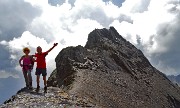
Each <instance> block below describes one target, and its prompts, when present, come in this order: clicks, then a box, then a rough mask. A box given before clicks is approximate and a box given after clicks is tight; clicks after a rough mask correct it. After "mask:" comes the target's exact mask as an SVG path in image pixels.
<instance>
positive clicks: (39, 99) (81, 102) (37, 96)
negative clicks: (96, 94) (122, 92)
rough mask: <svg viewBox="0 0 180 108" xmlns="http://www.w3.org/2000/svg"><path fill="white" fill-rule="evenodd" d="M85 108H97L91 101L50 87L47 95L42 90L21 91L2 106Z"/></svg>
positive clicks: (18, 107)
mask: <svg viewBox="0 0 180 108" xmlns="http://www.w3.org/2000/svg"><path fill="white" fill-rule="evenodd" d="M82 107H83V108H84V107H87V108H88V107H91V108H93V107H95V105H93V104H92V103H91V102H90V100H88V99H86V98H79V97H77V96H75V95H69V94H68V93H66V92H64V91H62V89H61V88H56V87H48V91H47V93H44V92H43V89H41V90H40V91H39V92H38V93H36V92H35V89H33V90H27V89H24V88H23V89H21V90H20V91H18V92H17V94H16V95H14V96H12V98H11V99H9V100H7V101H6V102H4V104H2V105H0V108H82Z"/></svg>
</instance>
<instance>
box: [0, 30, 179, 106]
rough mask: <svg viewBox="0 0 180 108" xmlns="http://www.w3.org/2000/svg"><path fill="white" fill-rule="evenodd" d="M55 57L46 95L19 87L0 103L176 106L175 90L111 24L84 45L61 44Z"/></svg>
mask: <svg viewBox="0 0 180 108" xmlns="http://www.w3.org/2000/svg"><path fill="white" fill-rule="evenodd" d="M55 61H56V69H55V70H54V71H53V72H52V74H51V75H50V77H49V79H48V93H47V94H36V93H32V92H29V91H26V90H21V91H20V92H18V93H17V94H16V95H15V96H13V97H12V99H10V100H8V101H6V102H5V103H4V104H3V105H1V106H2V107H7V106H10V107H12V106H13V105H14V103H16V106H18V105H19V107H21V106H23V105H26V106H27V107H60V108H61V107H70V108H76V107H77V108H81V107H92V108H180V88H179V87H178V86H177V85H174V84H173V83H172V82H171V81H170V80H169V79H167V77H166V76H165V75H164V74H163V73H161V72H160V71H158V70H157V69H156V68H154V67H153V66H152V65H151V64H150V62H149V61H148V59H147V58H146V57H145V56H144V55H143V53H142V52H141V51H140V50H139V49H137V48H136V47H135V46H134V45H132V44H131V43H130V42H128V41H127V40H125V39H124V38H123V37H122V36H121V35H119V33H118V32H117V31H116V29H115V28H114V27H110V28H109V29H106V28H104V29H95V30H93V31H92V32H91V33H90V34H89V36H88V41H87V43H86V45H85V46H84V47H83V46H76V47H67V48H65V49H63V50H61V51H60V53H59V54H58V55H57V57H56V59H55ZM27 100H28V101H27ZM29 101H30V102H29ZM33 103H34V104H33ZM14 106H15V105H14ZM14 106H13V107H14Z"/></svg>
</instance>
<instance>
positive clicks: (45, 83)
mask: <svg viewBox="0 0 180 108" xmlns="http://www.w3.org/2000/svg"><path fill="white" fill-rule="evenodd" d="M43 80H44V87H46V86H47V81H46V76H43Z"/></svg>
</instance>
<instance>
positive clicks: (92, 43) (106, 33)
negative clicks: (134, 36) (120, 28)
mask: <svg viewBox="0 0 180 108" xmlns="http://www.w3.org/2000/svg"><path fill="white" fill-rule="evenodd" d="M107 40H110V41H111V42H113V43H120V42H124V41H126V40H125V39H124V38H123V37H122V36H121V35H119V33H118V32H117V31H116V29H115V28H114V27H110V29H109V30H108V29H106V28H103V29H95V30H93V31H92V32H91V33H90V34H89V36H88V41H87V43H86V45H85V48H92V47H97V46H99V45H100V44H103V43H104V42H106V41H107Z"/></svg>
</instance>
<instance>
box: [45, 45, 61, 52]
mask: <svg viewBox="0 0 180 108" xmlns="http://www.w3.org/2000/svg"><path fill="white" fill-rule="evenodd" d="M57 45H58V43H54V45H53V47H51V48H50V49H49V50H48V51H47V53H49V52H50V51H51V50H52V49H53V48H54V47H55V46H57Z"/></svg>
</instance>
